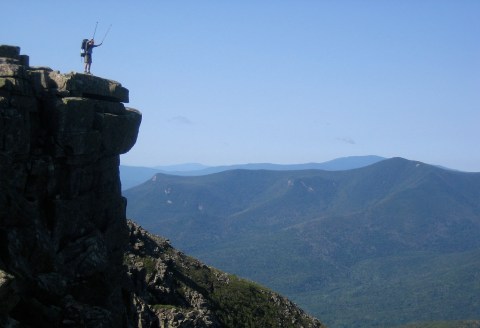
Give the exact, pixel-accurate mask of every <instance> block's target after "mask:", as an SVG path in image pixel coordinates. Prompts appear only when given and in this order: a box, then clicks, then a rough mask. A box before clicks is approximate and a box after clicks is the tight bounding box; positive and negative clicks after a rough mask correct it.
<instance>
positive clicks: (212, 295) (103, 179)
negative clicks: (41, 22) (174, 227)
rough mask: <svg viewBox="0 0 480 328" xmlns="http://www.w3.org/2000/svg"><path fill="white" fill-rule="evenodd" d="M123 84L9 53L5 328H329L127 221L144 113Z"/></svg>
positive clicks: (2, 139) (1, 235)
mask: <svg viewBox="0 0 480 328" xmlns="http://www.w3.org/2000/svg"><path fill="white" fill-rule="evenodd" d="M126 102H128V90H127V89H125V88H124V87H122V86H121V85H120V84H119V83H117V82H115V81H110V80H106V79H101V78H98V77H94V76H90V75H84V74H76V73H70V74H60V73H59V72H56V71H53V70H51V69H49V68H44V67H43V68H42V67H29V65H28V57H27V56H24V55H20V49H19V48H18V47H11V46H0V327H22V328H25V327H27V328H28V327H49V328H50V327H91V328H98V327H152V328H155V327H232V328H233V327H234V328H239V327H262V328H263V327H295V328H297V327H323V326H322V324H321V323H320V322H319V321H318V320H316V319H314V318H312V317H310V316H308V315H307V314H305V313H304V312H303V311H302V310H301V309H299V308H298V307H296V306H295V305H294V304H293V303H291V302H290V301H288V300H287V299H285V298H283V297H281V296H280V295H278V294H275V293H273V292H271V291H268V290H266V289H264V288H262V287H260V286H258V285H255V284H253V283H251V282H247V281H244V280H241V279H239V278H237V277H234V276H232V275H227V274H225V273H222V272H220V271H218V270H215V269H213V268H210V267H207V266H205V265H204V264H202V263H200V262H198V261H196V260H194V259H192V258H189V257H187V256H185V255H184V254H182V253H180V252H178V251H176V250H175V249H173V248H172V247H171V246H170V245H169V244H168V242H167V241H165V240H163V239H161V238H159V237H156V236H153V235H150V234H149V233H148V232H146V231H145V230H143V229H142V228H140V227H139V226H137V225H135V224H134V223H132V222H129V223H128V224H127V220H126V217H125V207H126V201H125V199H124V198H123V197H122V195H121V186H120V180H119V155H120V154H122V153H125V152H127V151H128V150H129V149H130V148H131V147H132V146H133V144H134V143H135V141H136V138H137V134H138V128H139V126H140V122H141V114H140V113H139V112H138V111H136V110H134V109H131V108H126V107H125V106H124V104H123V103H126Z"/></svg>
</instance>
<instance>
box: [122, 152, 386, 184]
mask: <svg viewBox="0 0 480 328" xmlns="http://www.w3.org/2000/svg"><path fill="white" fill-rule="evenodd" d="M382 160H385V158H384V157H380V156H374V155H369V156H349V157H342V158H337V159H334V160H331V161H327V162H323V163H305V164H271V163H252V164H237V165H223V166H211V167H209V166H206V165H203V164H199V163H186V164H178V165H167V166H156V167H153V168H150V167H140V166H128V165H120V178H121V180H122V189H123V190H126V189H129V188H131V187H134V186H136V185H139V184H141V183H142V182H145V181H146V180H147V179H150V178H151V177H152V176H153V175H154V174H156V173H164V174H171V175H179V176H201V175H208V174H213V173H219V172H223V171H229V170H238V169H244V170H273V171H292V170H310V169H318V170H327V171H338V170H350V169H355V168H359V167H363V166H367V165H371V164H374V163H377V162H379V161H382Z"/></svg>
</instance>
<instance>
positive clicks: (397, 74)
mask: <svg viewBox="0 0 480 328" xmlns="http://www.w3.org/2000/svg"><path fill="white" fill-rule="evenodd" d="M1 8H2V20H1V21H0V31H1V34H0V43H2V44H11V45H18V46H20V47H21V48H22V53H23V54H27V55H29V56H30V64H31V65H32V66H49V67H51V68H54V69H57V70H60V71H61V72H65V73H67V72H70V71H78V72H80V71H83V65H82V63H81V59H80V56H79V53H80V43H81V40H82V39H83V38H86V37H91V36H92V34H93V31H94V27H95V23H96V22H97V21H98V22H99V23H98V28H97V31H96V40H97V41H100V40H101V39H102V38H103V36H104V34H105V32H106V30H107V28H108V26H109V25H110V24H112V28H111V30H110V32H109V34H108V36H107V38H106V40H105V42H104V44H103V46H102V47H100V48H96V49H95V51H94V56H93V60H94V62H93V64H92V72H93V73H94V74H95V75H98V76H101V77H105V78H109V79H113V80H116V81H119V82H121V83H122V84H123V85H124V86H125V87H127V88H128V89H129V90H130V103H129V104H128V106H129V107H133V108H136V109H139V110H140V111H141V112H142V113H143V122H142V126H141V129H140V134H139V137H138V141H137V144H136V145H135V146H134V148H133V149H132V150H131V151H130V152H129V153H128V154H126V155H122V164H126V165H141V166H155V165H168V164H178V163H186V162H198V163H203V164H206V165H224V164H240V163H258V162H271V163H284V164H293V163H305V162H323V161H327V160H330V159H334V158H337V157H344V156H353V155H379V156H384V157H393V156H401V157H405V158H408V159H412V160H419V161H423V162H427V163H432V164H439V165H444V166H447V167H451V168H456V169H460V170H466V171H475V172H480V150H479V149H480V147H479V141H480V92H479V91H480V37H479V36H480V19H479V18H478V17H479V13H480V1H477V0H390V1H386V0H355V1H354V0H350V1H349V0H335V1H334V0H316V1H313V0H310V1H308V0H289V1H287V0H275V1H274V0H256V1H253V0H242V1H213V0H191V1H163V0H155V1H135V2H134V1H120V0H117V1H90V0H84V1H51V0H43V1H37V0H31V1H22V0H19V1H3V3H2V4H1Z"/></svg>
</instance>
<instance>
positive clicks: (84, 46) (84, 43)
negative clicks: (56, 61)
mask: <svg viewBox="0 0 480 328" xmlns="http://www.w3.org/2000/svg"><path fill="white" fill-rule="evenodd" d="M87 42H88V39H83V40H82V47H81V49H82V52H81V53H80V56H82V57H85V53H86V52H87Z"/></svg>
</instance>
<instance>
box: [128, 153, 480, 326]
mask: <svg viewBox="0 0 480 328" xmlns="http://www.w3.org/2000/svg"><path fill="white" fill-rule="evenodd" d="M124 194H125V196H126V197H127V198H128V207H127V214H128V216H129V217H132V218H134V219H135V220H137V221H138V222H139V223H141V224H142V225H143V226H144V227H146V228H147V229H149V230H150V231H152V232H154V233H158V234H160V235H163V236H165V237H167V238H169V239H170V240H171V241H172V243H173V244H174V245H175V246H176V247H178V248H180V249H182V250H184V251H187V252H189V253H190V254H193V255H195V256H197V257H198V258H200V259H202V260H203V261H205V262H207V263H209V264H211V265H214V266H216V267H218V268H221V269H222V270H225V271H228V272H232V273H235V274H238V275H240V276H243V277H246V278H249V279H252V280H254V281H257V282H260V283H262V284H264V285H266V286H268V287H270V288H272V289H274V290H277V291H280V292H281V293H283V294H285V295H287V296H288V297H289V298H291V299H293V300H294V301H296V302H298V303H299V304H300V305H301V306H302V307H303V308H305V309H306V310H308V311H309V312H310V313H312V314H314V315H315V316H317V317H320V318H322V320H323V321H324V322H325V323H326V324H327V326H329V327H385V326H395V325H401V324H407V323H409V322H419V321H434V320H436V321H446V320H464V319H478V318H479V317H480V310H479V309H480V275H479V274H478V272H480V238H479V237H480V174H479V173H463V172H456V171H450V170H444V169H441V168H438V167H434V166H431V165H426V164H424V163H420V162H415V161H408V160H405V159H401V158H393V159H388V160H384V161H381V162H378V163H376V164H373V165H370V166H366V167H363V168H359V169H353V170H346V171H322V170H299V171H265V170H232V171H225V172H221V173H217V174H212V175H207V176H197V177H180V176H169V175H164V174H157V175H155V176H154V177H153V178H152V179H150V180H149V181H147V182H145V183H144V184H142V185H139V186H137V187H135V188H132V189H129V190H127V191H125V192H124Z"/></svg>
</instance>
